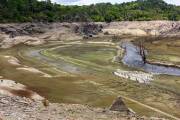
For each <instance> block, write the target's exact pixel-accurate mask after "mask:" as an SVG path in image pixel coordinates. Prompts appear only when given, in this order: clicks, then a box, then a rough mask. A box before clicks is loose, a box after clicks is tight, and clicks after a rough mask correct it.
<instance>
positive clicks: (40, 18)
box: [0, 0, 180, 23]
mask: <svg viewBox="0 0 180 120" xmlns="http://www.w3.org/2000/svg"><path fill="white" fill-rule="evenodd" d="M151 20H172V21H178V20H180V6H175V5H171V4H167V3H166V2H164V1H163V0H137V1H133V2H127V3H122V4H111V3H98V4H92V5H83V6H77V5H74V6H65V5H60V4H56V3H52V2H51V1H50V0H46V1H37V0H0V22H1V23H8V22H9V23H10V22H112V21H151Z"/></svg>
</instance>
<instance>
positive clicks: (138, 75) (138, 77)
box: [114, 69, 153, 84]
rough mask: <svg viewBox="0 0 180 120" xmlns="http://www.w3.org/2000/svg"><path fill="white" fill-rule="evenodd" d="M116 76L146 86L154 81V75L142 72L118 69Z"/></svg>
mask: <svg viewBox="0 0 180 120" xmlns="http://www.w3.org/2000/svg"><path fill="white" fill-rule="evenodd" d="M114 74H115V75H117V76H119V77H123V78H126V79H130V80H133V81H137V82H139V83H145V84H148V83H149V82H150V81H152V80H153V74H151V73H145V72H140V71H124V70H120V69H117V71H116V72H114Z"/></svg>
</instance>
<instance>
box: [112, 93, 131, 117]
mask: <svg viewBox="0 0 180 120" xmlns="http://www.w3.org/2000/svg"><path fill="white" fill-rule="evenodd" d="M110 110H112V111H120V112H125V113H127V114H128V113H129V112H130V111H129V109H128V107H127V106H126V105H125V103H124V101H123V100H122V98H121V97H118V98H117V99H116V100H115V101H114V102H113V104H112V105H111V107H110Z"/></svg>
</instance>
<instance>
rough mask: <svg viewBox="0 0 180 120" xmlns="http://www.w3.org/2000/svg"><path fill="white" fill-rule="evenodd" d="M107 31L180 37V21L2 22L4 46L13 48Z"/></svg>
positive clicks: (1, 43) (0, 31)
mask: <svg viewBox="0 0 180 120" xmlns="http://www.w3.org/2000/svg"><path fill="white" fill-rule="evenodd" d="M103 34H112V35H132V36H164V37H168V36H171V37H172V36H173V37H174V36H180V21H177V22H172V21H142V22H138V21H137V22H112V23H50V24H44V23H23V24H0V46H1V48H9V47H12V46H14V45H17V44H20V43H24V44H27V45H39V44H43V43H46V42H49V41H62V40H78V39H83V36H87V37H89V36H102V35H103Z"/></svg>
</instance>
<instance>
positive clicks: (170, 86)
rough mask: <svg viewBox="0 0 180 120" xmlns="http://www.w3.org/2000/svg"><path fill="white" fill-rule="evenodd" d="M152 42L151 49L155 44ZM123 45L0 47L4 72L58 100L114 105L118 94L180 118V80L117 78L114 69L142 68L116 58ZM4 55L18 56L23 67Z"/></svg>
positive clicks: (151, 113)
mask: <svg viewBox="0 0 180 120" xmlns="http://www.w3.org/2000/svg"><path fill="white" fill-rule="evenodd" d="M146 44H147V46H148V47H147V48H148V49H147V50H150V45H149V44H150V43H146ZM146 44H145V47H146ZM117 45H119V43H113V44H112V43H110V42H107V41H103V42H102V40H101V41H96V40H94V42H89V41H73V42H71V41H70V42H57V43H53V42H52V43H47V44H44V45H40V46H36V47H28V46H24V45H18V46H16V47H13V48H9V49H6V50H0V65H1V70H0V76H3V77H4V78H7V79H11V80H15V81H17V82H20V83H22V84H24V85H26V86H28V87H29V88H30V89H32V90H34V91H36V92H37V93H39V94H40V95H42V96H44V97H46V98H47V99H49V100H50V101H52V102H59V103H78V104H88V105H92V106H95V107H96V106H99V107H108V106H109V105H110V104H111V103H112V101H113V100H114V99H115V98H116V97H117V96H125V97H128V98H130V99H133V100H136V101H138V102H140V103H143V104H145V105H148V106H151V107H154V108H157V109H159V110H162V111H164V112H166V113H169V114H172V115H174V116H177V117H180V114H179V113H180V111H179V107H180V99H179V97H180V96H179V94H180V78H179V77H178V76H171V75H155V76H154V80H152V81H151V82H150V83H149V84H148V85H145V84H140V83H138V82H136V81H131V80H129V79H125V78H121V77H117V76H115V75H114V74H113V72H115V71H116V70H117V69H121V70H126V71H137V70H139V69H135V68H130V67H127V66H126V65H123V64H122V63H121V62H113V61H112V60H113V57H114V56H116V55H117ZM152 46H153V45H152ZM170 50H171V49H170ZM172 51H173V50H172ZM176 51H178V48H177V49H176ZM159 52H160V51H159ZM151 53H152V51H150V55H151V58H152V56H153V55H152V54H151ZM161 54H162V53H161ZM178 55H179V54H178V52H177V54H176V56H178ZM4 56H13V57H14V58H16V59H17V60H18V65H17V64H16V65H15V64H12V60H11V62H9V60H8V59H7V58H5V57H4ZM179 56H180V55H179ZM176 61H178V60H176ZM176 63H177V62H176ZM139 71H142V70H139ZM125 101H126V103H127V105H128V106H129V107H131V108H132V109H133V110H134V111H135V112H137V113H139V114H142V115H147V116H156V115H157V113H156V112H155V111H153V110H151V109H149V108H147V107H144V106H142V105H139V104H138V103H135V102H132V101H131V100H129V99H125ZM167 108H168V109H167ZM144 111H146V112H144ZM162 116H163V115H162Z"/></svg>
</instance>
